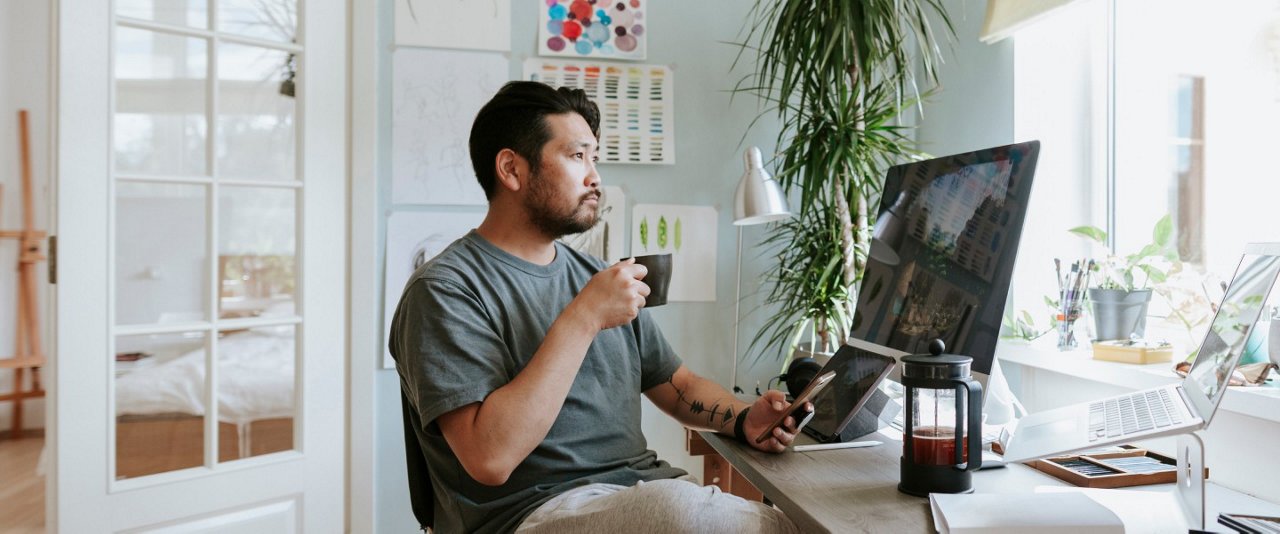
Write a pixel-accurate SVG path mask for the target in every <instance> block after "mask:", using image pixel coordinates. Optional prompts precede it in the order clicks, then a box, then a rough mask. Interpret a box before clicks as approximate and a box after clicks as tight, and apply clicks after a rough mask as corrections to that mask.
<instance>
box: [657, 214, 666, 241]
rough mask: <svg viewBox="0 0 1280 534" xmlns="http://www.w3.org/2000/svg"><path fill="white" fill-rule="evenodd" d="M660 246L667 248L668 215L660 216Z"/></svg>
mask: <svg viewBox="0 0 1280 534" xmlns="http://www.w3.org/2000/svg"><path fill="white" fill-rule="evenodd" d="M658 248H659V249H664V248H667V217H666V216H665V215H663V216H659V217H658Z"/></svg>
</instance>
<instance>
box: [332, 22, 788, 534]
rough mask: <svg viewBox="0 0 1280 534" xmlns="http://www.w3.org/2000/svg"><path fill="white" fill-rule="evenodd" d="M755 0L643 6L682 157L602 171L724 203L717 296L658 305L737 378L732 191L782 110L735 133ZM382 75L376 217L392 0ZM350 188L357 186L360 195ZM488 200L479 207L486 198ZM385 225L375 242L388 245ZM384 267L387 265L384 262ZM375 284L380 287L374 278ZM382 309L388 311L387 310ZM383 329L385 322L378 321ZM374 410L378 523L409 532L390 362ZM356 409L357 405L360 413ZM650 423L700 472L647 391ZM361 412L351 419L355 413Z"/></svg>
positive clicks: (664, 322) (752, 272) (632, 198)
mask: <svg viewBox="0 0 1280 534" xmlns="http://www.w3.org/2000/svg"><path fill="white" fill-rule="evenodd" d="M536 4H538V3H537V2H513V3H512V15H511V20H512V49H513V50H512V53H511V54H510V64H511V71H510V74H511V76H512V79H519V77H520V65H521V64H522V62H523V61H524V59H525V58H528V57H531V56H533V55H535V54H536V49H535V45H536V35H535V32H536V30H537V23H536V21H537V20H538V17H537V11H536V7H537V5H536ZM751 5H752V3H751V2H746V1H735V2H687V3H680V4H679V5H678V6H677V4H676V3H668V2H651V3H650V4H649V6H650V7H649V8H648V11H647V13H646V20H647V21H648V25H647V27H648V28H649V33H648V36H649V38H650V42H649V49H648V59H647V60H646V61H644V63H652V64H664V65H670V66H671V67H672V68H673V70H674V72H675V124H676V130H675V132H676V133H675V135H676V161H677V162H678V163H677V164H676V165H607V164H606V165H602V166H601V169H600V173H601V175H602V179H603V182H604V183H605V184H606V185H620V186H622V187H623V188H624V189H625V190H626V193H627V201H628V204H630V205H635V204H637V203H669V204H699V205H710V206H715V207H716V208H717V210H718V211H719V228H718V230H719V235H718V241H717V244H716V247H717V248H716V257H717V265H716V269H717V273H716V294H717V301H716V302H714V303H671V304H668V305H667V306H665V307H663V308H658V309H655V310H654V311H653V315H654V317H655V320H656V321H657V322H658V324H659V325H660V326H661V328H662V330H663V333H664V334H665V335H666V337H667V340H668V341H669V342H670V343H671V345H672V346H673V347H674V348H675V350H676V352H677V353H678V354H679V355H680V356H681V358H683V359H684V362H685V364H686V365H687V366H688V367H689V368H690V369H692V370H693V371H694V372H696V373H699V374H701V375H703V376H706V377H708V378H711V379H713V380H716V381H718V382H720V383H721V384H726V385H727V384H728V383H729V382H730V375H731V366H732V360H731V359H730V358H731V352H732V347H733V339H732V336H733V324H734V322H733V303H734V302H733V299H734V286H733V283H734V266H735V263H734V262H735V254H736V248H735V245H736V234H735V232H734V229H735V228H734V227H733V226H732V224H731V223H732V221H731V219H732V216H733V214H732V209H733V207H732V203H731V202H732V198H733V193H734V188H735V187H736V185H737V181H738V178H739V177H741V176H742V173H743V167H742V152H743V150H744V149H745V148H746V146H749V145H752V144H754V145H757V146H759V147H760V148H761V150H762V151H764V152H765V153H766V154H769V153H771V152H772V151H773V149H774V145H775V143H774V141H775V137H776V135H777V129H776V128H777V126H776V121H774V120H772V119H771V118H770V119H765V120H762V121H761V122H760V123H758V124H757V125H756V127H755V128H754V129H752V130H751V131H750V134H749V135H747V138H746V141H745V144H740V143H739V140H740V139H742V137H743V134H744V132H747V130H748V126H749V125H750V124H751V121H752V120H753V119H754V118H755V116H756V114H757V112H758V110H757V107H756V103H755V100H754V99H753V98H751V97H749V96H745V95H744V96H739V97H737V98H735V99H734V100H733V102H732V103H731V102H730V95H729V94H727V93H726V92H725V90H727V89H730V88H732V87H733V84H734V82H735V81H736V80H737V79H738V77H739V76H740V75H741V74H743V73H745V72H746V71H745V70H743V69H741V68H740V69H739V70H738V71H736V72H735V73H730V71H729V68H730V65H731V64H732V63H733V60H734V56H735V54H736V53H737V49H736V48H735V47H733V46H730V45H726V44H722V43H721V41H734V40H736V39H737V37H738V32H739V30H740V29H741V28H742V25H743V23H744V20H745V17H746V14H747V12H748V10H749V9H750V7H751ZM379 11H380V17H381V19H380V21H379V25H378V28H379V37H378V40H379V43H380V46H379V47H378V49H379V50H380V57H379V58H378V60H379V61H380V65H381V66H382V68H381V70H380V72H379V77H380V79H379V86H380V87H381V91H382V92H380V94H379V98H380V102H379V105H380V112H379V121H378V122H379V125H378V129H379V135H380V136H381V137H380V141H379V144H380V153H379V154H378V160H379V162H380V163H379V171H378V175H379V179H378V181H379V188H380V191H379V197H380V199H381V200H380V202H379V210H378V211H379V212H380V214H379V215H378V217H379V219H380V222H379V225H384V224H385V213H386V211H387V210H388V209H389V207H390V204H389V190H390V186H389V181H390V167H389V165H388V162H389V161H390V155H391V151H390V124H391V110H390V104H389V100H390V98H389V95H390V92H389V90H388V88H389V87H390V82H391V78H390V73H389V70H390V65H391V52H390V50H391V49H392V45H391V43H392V39H391V33H392V20H393V19H392V16H391V14H392V11H393V4H392V3H391V2H388V1H382V2H381V3H380V8H379ZM354 194H355V193H353V195H354ZM396 208H397V209H404V210H421V211H435V212H442V211H454V210H457V208H444V207H434V206H433V207H413V206H396ZM480 210H481V211H483V208H481V209H480ZM745 235H746V241H745V242H746V244H747V247H750V245H751V244H752V243H753V242H757V241H758V240H759V239H760V237H761V236H762V235H763V229H762V228H760V227H748V228H747V230H746V233H745ZM383 236H385V229H384V228H383V229H381V230H380V231H379V238H378V243H379V245H378V249H377V250H378V254H379V255H381V254H382V253H383V252H384V248H383V244H382V241H383V239H382V237H383ZM744 258H745V259H744V267H743V276H742V278H743V281H744V283H743V295H744V300H743V305H742V308H743V314H744V315H745V314H747V312H748V310H752V309H754V308H757V307H758V306H759V304H758V303H759V301H760V299H759V298H758V297H757V296H753V295H754V293H755V291H756V289H757V288H758V285H759V284H758V280H759V279H760V273H761V272H762V271H763V269H764V268H765V267H766V266H767V265H768V264H769V261H768V260H767V259H763V258H757V255H756V253H755V251H754V250H752V249H750V248H747V249H746V250H745V251H744ZM378 276H379V277H381V271H380V270H379V272H378ZM376 287H378V288H381V287H382V283H381V281H379V282H378V283H377V284H376ZM385 319H386V318H383V319H382V320H385ZM764 319H765V316H764V315H763V314H761V313H757V314H753V315H750V316H748V317H747V318H746V319H745V320H744V323H743V326H742V328H741V334H740V338H741V346H742V349H741V351H745V350H746V345H747V344H748V343H749V342H750V340H751V336H752V335H753V334H754V333H755V332H756V331H757V330H759V327H760V324H762V323H763V321H764ZM376 331H377V332H382V331H383V329H382V328H381V325H379V327H378V328H376ZM381 355H382V336H381V335H379V336H378V338H377V342H376V343H370V346H368V347H365V348H364V350H363V351H361V350H360V349H357V350H356V351H355V353H354V354H353V356H352V357H353V358H354V360H355V365H365V364H367V363H368V362H370V361H376V359H379V358H381ZM778 365H779V364H778V363H777V362H775V361H773V360H767V361H764V362H761V363H759V364H758V365H755V366H752V365H750V364H744V365H742V366H741V367H740V369H739V370H740V376H741V377H742V378H741V379H740V383H741V384H742V385H743V387H744V388H746V389H748V390H750V389H752V388H753V386H754V384H755V382H756V381H757V380H759V381H760V382H761V383H764V382H766V381H767V380H768V378H769V377H771V376H773V375H775V374H777V367H778ZM375 374H376V376H375V381H376V385H375V400H374V404H375V406H374V412H375V414H376V416H375V417H376V422H375V424H374V429H373V432H374V434H375V438H374V445H373V448H374V456H375V460H374V467H373V469H374V473H373V484H374V487H375V488H376V489H375V495H374V508H375V510H374V516H375V517H374V520H373V522H374V524H375V526H376V529H377V531H379V532H410V531H411V530H412V529H413V528H414V525H413V519H412V515H411V513H410V508H409V498H408V493H407V483H406V480H405V468H404V452H403V431H402V426H401V420H400V403H399V397H398V395H399V387H400V386H399V382H398V378H397V376H396V373H395V371H394V370H378V371H376V372H375ZM358 416H359V415H358V414H357V415H356V417H358ZM643 417H644V422H643V427H644V432H645V435H646V437H647V438H648V440H649V446H650V448H652V449H654V450H656V451H657V452H658V454H659V456H660V457H661V458H663V459H665V460H667V461H669V462H671V463H672V464H673V465H676V466H678V467H682V468H684V469H686V470H689V471H691V472H693V473H695V474H697V475H699V476H701V472H702V467H701V465H702V464H701V460H699V459H695V458H691V457H689V456H688V455H687V453H685V451H684V431H683V429H682V428H681V427H680V426H679V425H677V424H676V423H675V422H674V421H673V420H671V419H670V418H668V417H667V416H665V415H663V414H661V413H659V412H658V411H657V410H656V409H654V408H653V406H652V405H650V404H648V403H647V401H646V403H645V408H644V411H643ZM353 424H354V423H353Z"/></svg>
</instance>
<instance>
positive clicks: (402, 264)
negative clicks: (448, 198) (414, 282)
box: [382, 212, 484, 368]
mask: <svg viewBox="0 0 1280 534" xmlns="http://www.w3.org/2000/svg"><path fill="white" fill-rule="evenodd" d="M483 219H484V213H423V212H394V213H392V214H391V217H390V218H388V219H387V248H386V251H387V252H386V264H385V266H384V270H383V310H384V311H385V315H384V316H383V332H384V334H386V335H388V336H389V335H390V332H391V318H392V317H394V316H395V312H396V305H398V304H399V303H400V294H401V293H403V292H404V286H405V284H406V283H408V281H409V276H410V275H412V274H413V272H414V271H416V270H418V267H422V265H423V264H425V263H427V262H428V261H431V258H434V257H435V256H436V254H439V253H440V252H442V251H443V250H444V249H445V247H448V246H449V245H450V244H451V243H453V242H454V241H457V240H458V238H460V237H462V236H463V235H466V233H467V232H469V231H471V229H472V228H475V227H477V226H479V225H480V221H482V220H483ZM387 341H390V340H389V339H384V340H383V343H382V347H383V358H382V366H383V367H385V368H391V367H395V362H394V361H392V359H391V353H390V352H388V351H387V349H386V347H387Z"/></svg>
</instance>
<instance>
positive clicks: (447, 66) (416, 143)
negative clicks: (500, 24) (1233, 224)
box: [391, 48, 510, 206]
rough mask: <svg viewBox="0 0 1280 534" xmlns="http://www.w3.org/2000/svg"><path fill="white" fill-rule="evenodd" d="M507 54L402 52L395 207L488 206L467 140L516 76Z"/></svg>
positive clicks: (395, 94)
mask: <svg viewBox="0 0 1280 534" xmlns="http://www.w3.org/2000/svg"><path fill="white" fill-rule="evenodd" d="M509 69H510V64H509V62H508V60H507V58H506V57H504V56H503V55H502V54H498V53H494V52H470V51H462V50H435V49H425V48H422V49H419V48H400V49H397V50H395V52H393V55H392V72H391V78H392V80H391V87H392V94H391V108H392V121H391V203H392V204H452V205H459V204H461V205H472V206H483V205H485V204H487V202H486V200H485V198H484V191H483V190H481V189H480V184H479V183H477V182H476V175H475V171H474V170H472V168H471V156H470V152H468V147H467V141H468V138H469V136H470V134H471V122H472V121H473V120H475V116H476V112H478V111H480V107H481V106H483V105H484V103H485V102H487V101H488V100H489V98H490V97H492V96H493V94H494V93H496V92H498V88H500V87H502V84H504V83H506V82H507V78H508V77H510V71H509Z"/></svg>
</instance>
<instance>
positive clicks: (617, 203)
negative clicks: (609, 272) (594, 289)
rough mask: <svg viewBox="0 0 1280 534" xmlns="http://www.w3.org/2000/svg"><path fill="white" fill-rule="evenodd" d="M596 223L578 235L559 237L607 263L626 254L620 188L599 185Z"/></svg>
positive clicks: (624, 202) (623, 197)
mask: <svg viewBox="0 0 1280 534" xmlns="http://www.w3.org/2000/svg"><path fill="white" fill-rule="evenodd" d="M600 193H601V195H600V222H599V223H597V224H596V225H595V227H593V228H591V229H590V230H587V231H585V232H582V233H580V234H573V235H567V236H564V237H563V238H561V241H564V243H565V244H566V245H569V246H570V247H573V248H574V249H575V250H579V251H582V252H585V253H587V254H590V255H592V256H595V257H597V258H600V259H602V260H604V261H605V263H608V264H610V265H612V264H614V263H617V262H618V260H621V259H622V256H623V254H625V253H626V248H625V247H626V243H623V239H625V238H626V237H625V236H626V234H627V197H626V195H625V194H623V192H622V188H621V187H617V186H605V187H602V188H600Z"/></svg>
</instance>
